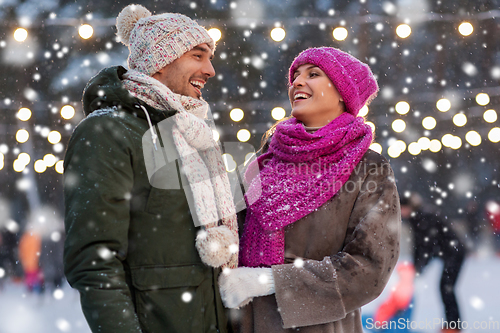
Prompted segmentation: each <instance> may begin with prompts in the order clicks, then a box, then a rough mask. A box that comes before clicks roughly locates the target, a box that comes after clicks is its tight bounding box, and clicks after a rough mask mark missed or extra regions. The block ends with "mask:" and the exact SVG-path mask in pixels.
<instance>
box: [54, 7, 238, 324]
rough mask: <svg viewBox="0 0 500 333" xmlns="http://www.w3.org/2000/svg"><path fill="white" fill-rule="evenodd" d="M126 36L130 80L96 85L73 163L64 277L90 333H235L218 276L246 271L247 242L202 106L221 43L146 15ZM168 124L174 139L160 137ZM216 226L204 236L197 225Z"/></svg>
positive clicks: (129, 17)
mask: <svg viewBox="0 0 500 333" xmlns="http://www.w3.org/2000/svg"><path fill="white" fill-rule="evenodd" d="M117 30H118V36H119V38H120V40H121V41H122V42H123V43H124V44H126V45H127V46H128V47H129V51H130V53H129V57H128V67H129V69H125V68H124V67H121V66H116V67H110V68H106V69H103V70H102V71H101V72H100V73H98V74H97V75H96V76H95V77H94V78H92V79H91V80H90V82H89V83H88V85H87V87H86V88H85V91H84V96H83V111H84V114H85V116H86V118H85V119H84V120H82V122H80V124H79V125H78V126H77V127H76V128H75V130H74V132H73V134H72V136H71V139H70V141H69V143H68V147H67V152H66V157H65V159H64V170H65V172H64V177H65V178H64V196H65V208H66V209H65V227H66V234H67V237H66V241H65V251H64V265H65V273H66V277H67V279H68V282H69V283H70V285H71V286H72V287H74V288H76V289H77V290H78V291H79V292H80V295H81V304H82V309H83V312H84V315H85V317H86V319H87V322H88V323H89V326H90V328H91V330H92V332H100V333H118V332H119V333H125V332H126V333H132V332H133V333H141V332H142V333H147V332H150V333H152V332H172V333H174V332H176V333H185V332H203V333H216V332H218V333H225V332H226V331H227V322H226V319H225V313H224V308H223V305H222V301H221V299H220V295H219V292H218V286H217V284H216V278H217V274H218V272H219V271H220V270H219V269H218V268H217V267H219V266H222V265H227V266H228V267H234V266H236V265H237V258H238V255H237V249H238V236H237V235H238V231H237V222H236V212H235V208H234V203H233V201H232V197H229V198H228V196H230V195H231V192H230V184H229V181H228V180H227V173H226V170H225V168H224V162H223V160H222V157H221V154H220V150H218V147H219V146H218V145H217V143H216V142H215V141H214V139H213V132H212V129H211V128H210V126H209V125H207V122H206V117H207V116H208V115H207V114H208V103H207V102H205V101H204V100H203V99H202V98H201V89H202V88H203V87H204V85H205V83H207V80H208V79H209V78H211V77H213V76H214V75H215V71H214V68H213V66H212V62H211V60H212V58H213V55H214V49H215V43H214V41H213V39H212V38H211V37H210V35H209V34H208V32H207V31H206V30H205V29H204V28H203V27H201V26H200V25H198V24H197V23H196V22H195V21H193V20H191V19H190V18H188V17H186V16H184V15H181V14H174V13H164V14H158V15H151V13H150V12H149V11H148V10H147V9H146V8H144V7H142V6H140V5H129V6H127V7H125V8H124V9H123V10H122V11H121V13H120V14H119V15H118V18H117ZM165 120H166V121H167V122H168V121H171V122H172V123H173V126H172V130H171V131H170V132H161V131H158V128H159V127H161V126H163V121H165ZM166 147H172V150H173V151H175V152H176V153H177V154H178V156H179V157H178V159H180V162H181V163H178V162H179V161H178V160H177V159H176V158H175V156H174V157H173V158H172V160H168V158H165V159H164V154H165V151H166V149H167V148H166ZM207 147H209V148H207ZM217 154H218V155H217ZM146 156H153V157H154V158H153V159H152V161H150V160H147V161H146ZM169 157H172V156H169ZM147 162H148V163H147ZM153 162H157V163H156V164H154V163H153ZM160 163H162V164H160ZM153 164H154V165H153ZM151 166H153V167H154V169H155V170H157V171H158V172H155V173H154V174H150V173H149V169H148V168H149V167H151ZM179 167H182V171H183V172H181V173H179V172H178V168H179ZM224 176H225V178H224ZM198 180H199V182H198ZM201 180H203V182H201ZM157 181H158V182H157ZM179 181H182V182H181V183H179ZM214 181H217V185H214V183H212V182H214ZM169 182H170V183H169ZM153 183H154V184H156V185H155V186H153ZM181 184H182V187H181V186H180V185H181ZM185 184H187V185H185ZM160 185H161V186H160ZM189 189H191V190H192V194H193V196H194V198H195V203H196V208H197V209H196V211H194V210H193V211H191V209H190V206H189V202H188V199H187V197H186V193H187V191H188V190H189ZM226 199H227V200H226ZM191 212H193V213H191ZM207 216H210V217H215V219H212V220H210V221H213V222H210V221H209V224H203V225H204V230H203V231H202V232H200V233H199V231H201V230H200V228H198V227H197V226H196V225H195V224H194V221H193V219H194V218H195V217H196V218H198V219H199V220H202V219H204V218H206V217H207ZM218 221H220V222H221V223H222V224H223V225H220V226H219V225H218ZM197 236H199V237H197ZM213 244H215V245H216V246H212V245H213ZM234 247H235V248H236V251H233V250H232V249H233V248H234Z"/></svg>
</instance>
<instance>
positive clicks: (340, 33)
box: [332, 27, 349, 41]
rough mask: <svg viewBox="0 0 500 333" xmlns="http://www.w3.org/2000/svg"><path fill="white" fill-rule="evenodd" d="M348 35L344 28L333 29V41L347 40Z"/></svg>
mask: <svg viewBox="0 0 500 333" xmlns="http://www.w3.org/2000/svg"><path fill="white" fill-rule="evenodd" d="M348 34H349V32H348V31H347V29H346V28H344V27H337V28H335V29H333V31H332V35H333V38H335V40H338V41H343V40H345V39H346V38H347V35H348Z"/></svg>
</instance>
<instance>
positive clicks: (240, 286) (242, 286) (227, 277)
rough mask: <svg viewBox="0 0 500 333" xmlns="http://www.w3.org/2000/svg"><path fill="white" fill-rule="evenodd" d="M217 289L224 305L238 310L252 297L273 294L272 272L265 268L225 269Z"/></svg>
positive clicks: (270, 269)
mask: <svg viewBox="0 0 500 333" xmlns="http://www.w3.org/2000/svg"><path fill="white" fill-rule="evenodd" d="M219 288H220V295H221V298H222V302H223V303H224V305H225V306H226V307H227V308H230V309H238V308H240V307H242V306H244V305H246V304H248V303H250V302H251V301H252V299H253V298H254V297H259V296H266V295H271V294H274V292H275V288H274V278H273V270H272V268H267V267H257V268H252V267H238V268H235V269H225V270H224V271H223V273H222V274H221V275H220V276H219Z"/></svg>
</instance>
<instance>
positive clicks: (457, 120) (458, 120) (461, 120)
mask: <svg viewBox="0 0 500 333" xmlns="http://www.w3.org/2000/svg"><path fill="white" fill-rule="evenodd" d="M453 123H454V124H455V125H456V126H458V127H462V126H464V125H465V124H467V116H466V115H465V114H463V113H457V114H456V115H454V116H453Z"/></svg>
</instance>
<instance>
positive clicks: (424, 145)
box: [417, 136, 431, 150]
mask: <svg viewBox="0 0 500 333" xmlns="http://www.w3.org/2000/svg"><path fill="white" fill-rule="evenodd" d="M417 143H418V145H419V146H420V149H422V150H427V149H429V148H430V147H431V140H430V139H429V138H428V137H425V136H423V137H421V138H420V139H418V141H417Z"/></svg>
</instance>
